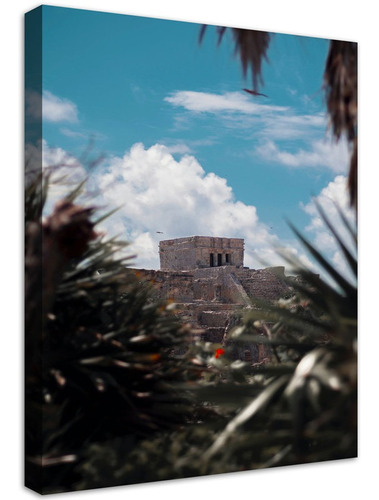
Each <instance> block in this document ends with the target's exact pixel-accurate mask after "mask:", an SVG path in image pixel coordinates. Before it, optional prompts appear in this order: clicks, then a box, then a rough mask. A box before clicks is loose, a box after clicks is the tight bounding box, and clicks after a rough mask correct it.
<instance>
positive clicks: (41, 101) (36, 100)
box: [25, 90, 78, 123]
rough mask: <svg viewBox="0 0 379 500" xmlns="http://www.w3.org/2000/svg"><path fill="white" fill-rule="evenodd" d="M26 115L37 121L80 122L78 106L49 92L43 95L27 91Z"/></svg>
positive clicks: (46, 91)
mask: <svg viewBox="0 0 379 500" xmlns="http://www.w3.org/2000/svg"><path fill="white" fill-rule="evenodd" d="M25 101H26V113H27V114H28V115H29V116H30V117H32V118H34V119H36V120H40V119H41V118H42V119H43V120H44V121H47V122H54V123H58V122H69V123H77V122H78V109H77V107H76V104H74V103H73V102H72V101H70V100H68V99H64V98H61V97H58V96H56V95H54V94H52V93H51V92H49V91H48V90H44V91H43V93H42V97H41V94H39V93H38V92H35V91H27V92H26V94H25Z"/></svg>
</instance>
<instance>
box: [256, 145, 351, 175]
mask: <svg viewBox="0 0 379 500" xmlns="http://www.w3.org/2000/svg"><path fill="white" fill-rule="evenodd" d="M255 153H256V154H258V155H259V156H260V157H261V158H264V159H266V160H268V161H271V162H273V163H279V164H281V165H284V166H286V167H290V168H307V167H312V168H313V167H322V168H328V169H330V170H332V171H333V172H335V173H341V172H345V171H346V165H347V164H348V161H349V150H348V145H347V142H346V141H344V140H340V141H339V142H335V141H332V140H327V139H321V140H314V141H312V142H311V144H310V145H309V147H308V148H307V149H303V148H300V149H298V150H296V151H294V152H292V151H288V150H286V149H285V146H284V147H282V148H280V147H279V146H278V145H277V144H276V143H275V142H274V141H272V140H266V141H264V142H263V143H262V144H260V145H259V146H257V147H256V149H255Z"/></svg>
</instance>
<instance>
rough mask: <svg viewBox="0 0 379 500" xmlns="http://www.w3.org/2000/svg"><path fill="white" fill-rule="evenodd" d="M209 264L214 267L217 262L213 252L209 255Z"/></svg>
mask: <svg viewBox="0 0 379 500" xmlns="http://www.w3.org/2000/svg"><path fill="white" fill-rule="evenodd" d="M209 265H210V267H214V265H215V263H214V257H213V253H211V254H210V255H209Z"/></svg>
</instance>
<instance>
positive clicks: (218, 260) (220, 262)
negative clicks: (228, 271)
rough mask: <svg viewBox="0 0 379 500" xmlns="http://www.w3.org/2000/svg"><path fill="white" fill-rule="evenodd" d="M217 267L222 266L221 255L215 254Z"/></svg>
mask: <svg viewBox="0 0 379 500" xmlns="http://www.w3.org/2000/svg"><path fill="white" fill-rule="evenodd" d="M217 265H218V266H222V254H221V253H218V254H217Z"/></svg>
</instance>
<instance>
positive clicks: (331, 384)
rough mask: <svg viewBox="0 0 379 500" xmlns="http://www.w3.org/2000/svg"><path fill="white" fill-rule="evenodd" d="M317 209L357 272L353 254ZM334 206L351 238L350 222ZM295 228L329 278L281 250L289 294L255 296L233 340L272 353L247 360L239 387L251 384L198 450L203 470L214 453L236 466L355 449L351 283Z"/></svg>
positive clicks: (337, 454)
mask: <svg viewBox="0 0 379 500" xmlns="http://www.w3.org/2000/svg"><path fill="white" fill-rule="evenodd" d="M318 209H319V213H320V216H321V217H322V219H323V220H324V222H325V224H326V225H327V226H328V227H329V229H330V231H331V232H332V234H333V235H334V237H335V239H336V242H337V243H338V245H339V246H340V248H341V250H342V253H343V255H344V257H345V260H346V262H347V263H348V265H349V267H350V269H351V270H352V271H353V273H354V275H355V277H357V260H356V255H353V254H352V253H351V251H350V250H349V249H348V245H347V244H345V243H344V242H343V241H342V239H341V238H340V236H339V235H338V232H337V231H336V229H335V227H333V225H332V224H331V223H330V221H329V220H328V218H327V216H326V215H325V213H324V212H323V210H322V208H321V207H320V206H319V207H318ZM339 213H340V217H341V222H342V224H343V225H344V226H345V228H346V229H347V230H348V232H349V234H350V236H351V237H352V239H353V241H354V242H355V243H356V232H355V230H354V229H353V228H352V227H351V226H350V224H349V223H348V221H347V219H346V218H345V217H344V215H343V213H342V212H341V211H339ZM293 229H294V231H295V233H296V234H297V236H298V237H299V238H300V240H301V241H302V243H303V244H304V245H305V247H306V248H307V250H308V251H309V252H310V253H311V254H312V255H313V257H314V258H315V260H316V261H317V262H318V263H319V265H320V267H321V268H322V269H323V270H324V272H325V273H326V274H327V275H328V276H329V279H322V278H320V277H319V276H318V275H315V274H314V273H313V272H312V271H311V270H309V269H307V268H305V267H304V266H303V265H301V264H300V263H299V262H295V261H294V260H293V259H292V258H291V257H289V256H288V255H284V256H285V258H286V259H287V260H288V262H290V263H291V264H292V266H296V268H297V273H298V279H296V280H294V279H293V278H284V279H285V280H286V281H287V282H288V284H290V285H291V286H292V288H293V291H294V295H293V297H292V298H291V299H287V300H285V301H283V300H280V301H278V303H277V304H268V303H262V302H257V303H256V304H255V306H256V307H255V308H254V309H252V310H251V311H250V312H249V313H248V314H247V316H246V317H245V320H244V325H243V327H237V328H236V329H235V330H234V332H233V331H232V332H231V335H232V336H233V335H234V337H235V339H234V340H235V341H238V340H239V341H243V342H246V341H249V340H250V341H251V342H257V343H264V344H266V345H267V346H269V347H270V349H271V354H272V356H271V360H270V362H268V363H266V364H265V365H264V366H259V367H257V366H255V367H254V366H252V367H249V370H248V371H249V374H250V377H251V378H250V381H249V383H247V384H245V386H244V387H245V389H246V391H247V393H249V385H250V386H251V389H250V391H251V394H252V397H251V398H250V400H249V401H248V402H246V403H245V406H244V407H242V408H241V407H240V408H239V409H238V410H237V411H236V412H235V414H234V416H233V417H232V418H231V419H230V421H229V423H228V424H227V426H226V427H225V428H224V430H223V431H221V432H220V433H219V434H218V436H217V437H216V439H215V440H214V441H213V443H212V445H211V446H210V447H209V448H208V450H207V451H206V452H205V453H203V454H202V461H203V470H204V471H205V470H210V469H211V468H212V462H213V461H215V460H217V461H218V463H219V464H220V462H223V463H224V467H225V470H226V469H227V468H228V467H229V468H230V464H235V465H234V467H235V468H236V469H235V470H238V467H240V468H263V467H270V466H276V465H287V464H295V463H305V462H314V461H322V460H332V459H338V458H348V457H355V456H356V455H357V352H356V349H357V287H356V283H355V284H352V283H350V282H349V281H348V280H347V279H346V278H345V277H344V276H343V275H341V274H340V273H339V272H338V271H337V270H336V269H335V268H334V267H333V266H332V265H330V264H329V263H328V261H327V260H326V259H325V257H323V255H322V254H321V253H320V252H319V251H318V250H317V249H316V248H315V247H314V246H312V245H311V244H310V243H309V242H308V241H307V240H306V239H305V238H304V237H303V236H302V235H301V234H300V233H299V232H298V231H297V230H296V229H295V228H293ZM262 332H263V333H264V335H263V336H262ZM257 387H258V391H257V392H256V393H254V388H255V389H256V388H257Z"/></svg>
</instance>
